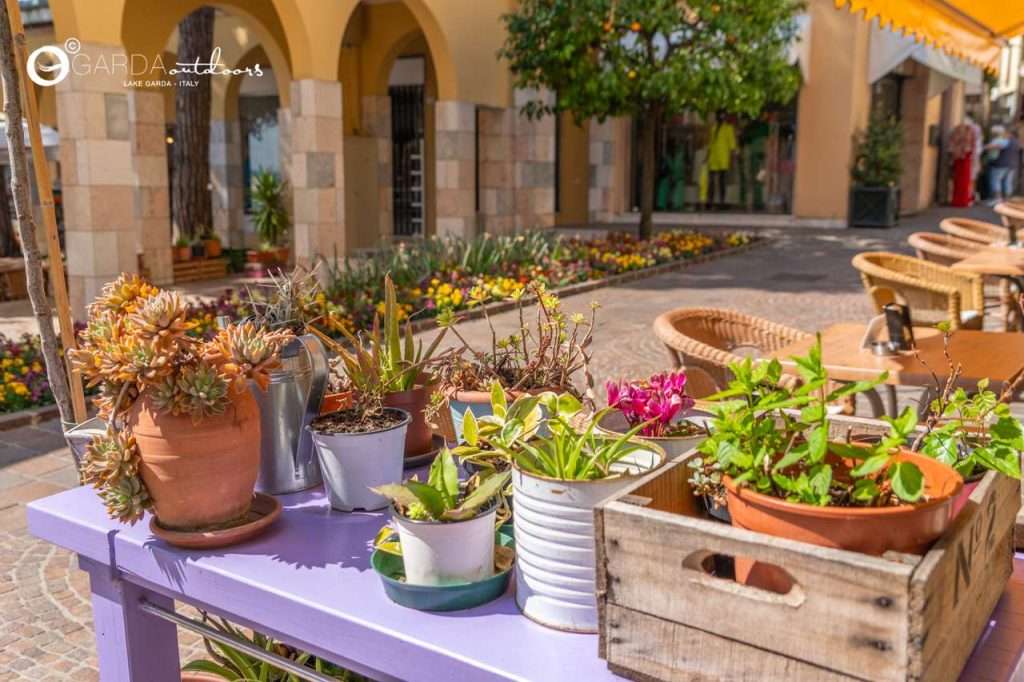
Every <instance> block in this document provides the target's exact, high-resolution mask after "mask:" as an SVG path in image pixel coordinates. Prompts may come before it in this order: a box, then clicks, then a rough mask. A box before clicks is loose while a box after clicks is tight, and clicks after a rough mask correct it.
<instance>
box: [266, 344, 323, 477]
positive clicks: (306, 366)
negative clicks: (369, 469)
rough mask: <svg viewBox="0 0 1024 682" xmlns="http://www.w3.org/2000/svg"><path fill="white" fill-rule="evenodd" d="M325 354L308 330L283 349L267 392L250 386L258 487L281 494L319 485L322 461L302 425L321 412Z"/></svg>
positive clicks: (311, 437) (305, 425)
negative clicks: (256, 409)
mask: <svg viewBox="0 0 1024 682" xmlns="http://www.w3.org/2000/svg"><path fill="white" fill-rule="evenodd" d="M327 375H328V366H327V353H326V351H325V350H324V347H323V344H321V343H320V340H319V339H317V338H316V337H315V336H313V335H312V334H306V335H304V336H299V337H296V339H295V340H294V341H292V342H291V343H289V344H288V345H287V346H285V348H284V349H283V350H282V351H281V367H280V368H279V369H278V370H277V371H275V372H271V373H270V385H269V386H268V387H267V390H266V392H264V391H261V390H259V389H258V388H254V389H253V391H252V392H253V395H254V396H255V397H256V402H257V403H258V404H259V406H260V472H259V476H258V477H257V478H256V490H258V491H260V492H263V493H267V494H269V495H285V494H288V493H294V492H298V491H299V490H305V489H306V488H312V487H313V486H315V485H320V483H321V482H322V481H323V479H322V477H321V475H320V464H319V462H318V461H317V457H316V451H315V450H314V448H313V436H312V434H311V433H310V431H309V429H307V428H306V427H307V426H309V424H310V423H311V422H312V421H313V420H314V419H315V418H316V417H317V415H318V414H319V412H320V402H321V400H323V397H324V390H325V389H326V387H327Z"/></svg>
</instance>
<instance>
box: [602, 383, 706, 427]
mask: <svg viewBox="0 0 1024 682" xmlns="http://www.w3.org/2000/svg"><path fill="white" fill-rule="evenodd" d="M605 388H606V390H607V392H608V406H609V407H616V408H618V409H619V410H620V411H621V412H622V414H623V415H624V416H625V417H626V421H627V422H629V425H630V426H631V427H635V426H639V425H640V424H643V423H645V422H649V423H648V424H647V425H646V426H645V427H644V428H643V429H642V430H641V431H640V435H642V436H649V437H654V438H657V437H659V436H663V435H665V434H666V433H667V432H668V431H669V430H670V428H671V426H672V421H673V419H675V417H676V415H678V414H679V413H680V412H681V411H685V410H688V409H690V408H691V407H693V398H691V397H690V396H688V395H686V372H683V371H678V372H668V373H662V374H655V375H653V376H651V377H650V378H648V379H647V380H646V381H635V382H627V381H620V382H614V381H608V382H607V383H606V384H605Z"/></svg>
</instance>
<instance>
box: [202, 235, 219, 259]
mask: <svg viewBox="0 0 1024 682" xmlns="http://www.w3.org/2000/svg"><path fill="white" fill-rule="evenodd" d="M203 248H205V249H206V257H207V258H218V257H219V256H220V254H221V253H222V252H223V248H222V247H221V244H220V240H219V239H204V240H203Z"/></svg>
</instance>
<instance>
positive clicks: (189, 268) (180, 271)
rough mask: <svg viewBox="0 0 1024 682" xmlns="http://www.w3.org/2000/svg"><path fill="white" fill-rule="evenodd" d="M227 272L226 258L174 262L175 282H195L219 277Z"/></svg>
mask: <svg viewBox="0 0 1024 682" xmlns="http://www.w3.org/2000/svg"><path fill="white" fill-rule="evenodd" d="M227 274H228V259H227V258H223V257H221V258H204V259H202V260H188V261H184V262H178V263H174V281H175V282H195V281H197V280H203V279H219V278H221V277H226V276H227Z"/></svg>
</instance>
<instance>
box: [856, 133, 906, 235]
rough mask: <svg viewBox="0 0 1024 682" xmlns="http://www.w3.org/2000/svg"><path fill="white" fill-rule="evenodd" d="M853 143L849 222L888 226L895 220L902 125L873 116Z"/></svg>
mask: <svg viewBox="0 0 1024 682" xmlns="http://www.w3.org/2000/svg"><path fill="white" fill-rule="evenodd" d="M855 143H856V150H855V152H854V162H853V167H852V168H851V169H850V177H851V180H852V182H853V185H852V187H851V188H850V225H854V226H856V225H861V226H865V227H892V226H893V225H895V224H896V222H897V221H898V220H899V196H900V195H899V184H900V177H901V175H902V173H903V167H902V160H901V157H902V154H903V128H902V127H901V126H900V123H899V121H897V120H896V119H894V118H882V117H875V118H873V119H872V120H871V122H870V123H869V125H868V128H867V130H866V131H865V132H864V133H863V134H862V135H860V136H859V138H858V139H857V140H856V141H855Z"/></svg>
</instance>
